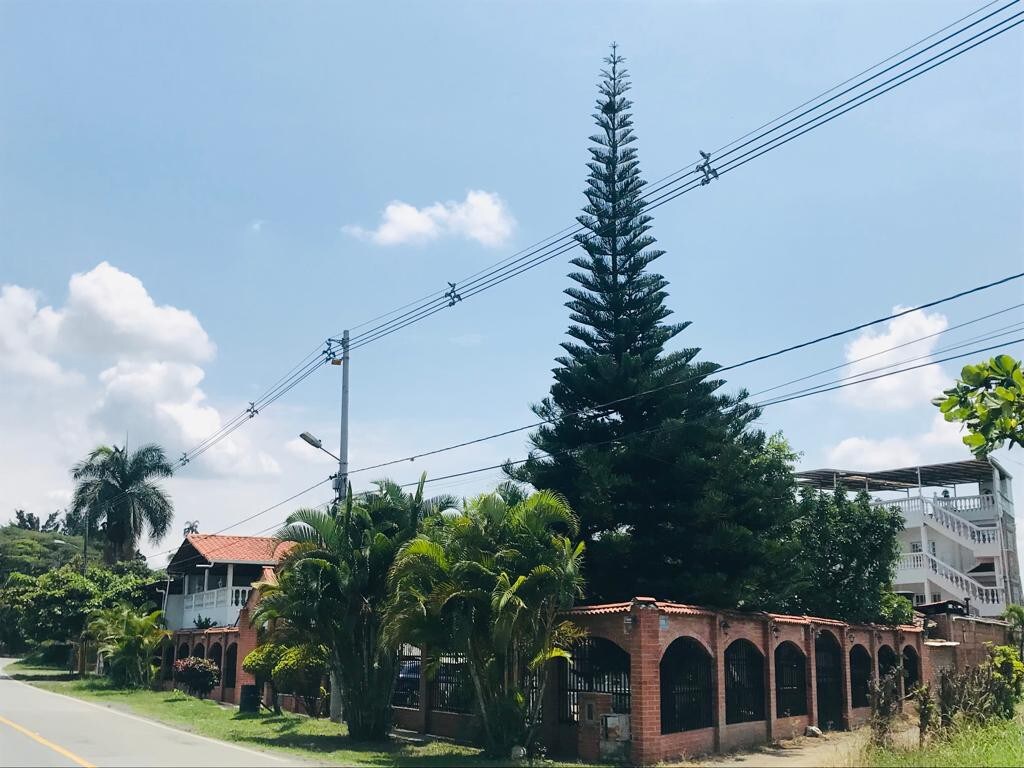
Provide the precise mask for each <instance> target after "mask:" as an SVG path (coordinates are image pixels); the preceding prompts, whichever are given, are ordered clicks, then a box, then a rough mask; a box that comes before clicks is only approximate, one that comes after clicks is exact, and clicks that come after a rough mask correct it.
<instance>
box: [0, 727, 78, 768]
mask: <svg viewBox="0 0 1024 768" xmlns="http://www.w3.org/2000/svg"><path fill="white" fill-rule="evenodd" d="M0 723H3V724H4V725H9V726H11V728H13V729H14V730H16V731H18V732H19V733H23V734H25V735H26V736H28V737H29V738H30V739H32V740H33V741H36V742H38V743H40V744H42V745H43V746H44V747H49V748H50V749H52V750H53V751H54V752H56V753H57V754H58V755H63V756H64V757H66V758H67V759H68V760H70V761H71V762H73V763H75V764H76V765H80V766H82V768H96V766H95V765H93V764H92V763H90V762H89V761H88V760H83V759H82V758H80V757H79V756H78V755H76V754H75V753H74V752H68V751H67V750H66V749H64V747H61V746H58V745H56V744H54V743H53V742H52V741H47V740H46V739H44V738H43V737H42V736H40V735H39V734H38V733H33V732H32V731H30V730H28V729H27V728H22V727H21V726H20V725H18V724H17V723H12V722H11V721H10V720H8V719H7V718H6V717H4V716H3V715H0Z"/></svg>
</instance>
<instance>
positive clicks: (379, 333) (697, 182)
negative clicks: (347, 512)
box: [353, 0, 1021, 349]
mask: <svg viewBox="0 0 1024 768" xmlns="http://www.w3.org/2000/svg"><path fill="white" fill-rule="evenodd" d="M1018 2H1019V0H1013V1H1012V2H1010V3H1007V4H1006V5H1003V6H1002V7H1000V8H999V9H997V10H996V11H993V12H992V13H989V14H988V15H986V16H984V17H982V18H980V19H978V20H976V21H974V22H972V23H971V24H968V25H966V26H964V27H962V28H960V29H958V30H957V31H956V32H954V33H952V34H950V35H947V36H945V37H944V38H942V39H941V40H939V41H937V42H936V43H933V44H932V45H929V46H928V47H926V48H924V49H922V50H921V51H918V52H916V53H914V54H912V55H911V56H908V57H906V58H904V59H902V60H901V61H899V62H897V63H896V64H893V65H891V66H890V67H888V68H886V69H883V70H881V71H880V72H878V73H876V74H874V75H872V76H871V77H869V78H866V79H865V80H863V81H861V82H859V83H857V84H856V85H855V86H852V87H850V88H847V89H846V90H844V91H842V92H840V93H838V94H836V95H834V96H832V97H831V98H829V99H827V100H826V101H824V102H822V103H820V104H818V105H816V106H814V107H812V108H811V109H808V110H805V111H804V112H802V113H801V114H799V115H797V116H796V117H793V118H790V119H789V120H787V121H786V122H784V123H782V124H781V125H778V126H776V127H774V128H772V129H771V130H769V131H765V132H764V133H762V134H761V135H760V136H758V137H757V138H755V139H751V140H749V141H747V142H745V143H743V144H740V146H738V147H734V148H733V149H732V150H730V151H729V152H726V153H725V154H724V155H722V156H720V157H716V158H715V160H716V162H720V161H721V160H722V159H724V158H725V157H728V156H729V155H732V154H734V153H736V152H738V151H739V150H741V149H743V148H744V147H746V146H749V145H750V144H751V143H753V142H754V141H757V140H758V139H760V138H763V137H765V136H768V135H769V134H771V133H774V132H776V131H778V130H779V129H780V128H783V127H785V126H786V125H788V124H789V123H791V122H793V121H795V120H798V119H800V118H801V117H803V116H805V115H807V114H809V113H811V112H813V111H815V110H818V109H820V108H821V107H823V106H825V105H826V104H828V103H830V102H831V101H833V100H835V99H837V98H840V97H841V96H843V95H845V94H847V93H850V92H852V91H853V90H855V89H856V88H858V87H860V86H862V85H865V84H866V83H868V82H870V81H871V80H873V79H876V78H878V77H881V76H882V75H884V74H886V73H887V72H890V71H892V70H893V69H894V68H896V67H898V66H900V65H902V64H904V63H906V62H908V61H910V60H912V59H913V58H915V57H918V56H920V55H922V54H923V53H925V52H927V51H929V50H931V49H933V48H935V47H936V46H939V45H941V44H942V43H944V42H946V41H948V40H950V39H951V38H953V37H955V36H956V35H959V34H962V33H963V32H964V31H966V30H967V29H970V28H971V27H974V26H976V25H977V24H980V23H982V22H984V21H986V20H987V19H989V18H991V17H992V16H994V15H995V14H998V13H1000V12H1002V11H1003V10H1005V9H1006V8H1008V7H1010V6H1012V5H1015V4H1016V3H1018ZM991 5H993V3H989V4H988V5H986V6H983V8H981V9H979V10H978V11H975V12H973V13H972V14H968V16H966V17H964V18H969V17H970V16H972V15H975V14H977V13H979V12H980V11H981V10H984V9H986V8H988V7H990V6H991ZM1020 15H1021V14H1020V13H1018V14H1017V15H1015V16H1012V17H1010V18H1008V19H1004V20H1002V21H1000V22H998V23H996V24H994V25H993V26H991V27H989V28H987V29H985V30H983V31H981V32H979V33H978V34H976V35H974V36H973V37H971V38H968V39H967V40H963V41H961V42H959V43H956V44H955V45H953V46H951V47H949V48H947V49H946V50H943V51H940V52H939V53H938V54H936V55H935V56H933V57H931V58H930V59H928V60H926V61H923V62H921V63H919V64H917V65H915V66H914V67H911V68H910V69H908V70H905V71H904V72H901V73H900V74H898V75H896V76H895V77H893V78H890V79H889V80H886V81H885V82H883V83H881V84H879V85H876V86H875V87H874V88H872V89H870V90H868V91H865V92H863V93H860V94H857V95H855V96H853V97H852V98H851V99H849V100H847V101H846V102H843V103H842V104H840V105H838V106H837V107H834V108H833V109H831V110H829V111H828V112H825V113H823V114H821V115H817V116H815V117H812V118H811V119H810V120H808V121H806V122H804V123H802V124H801V125H798V126H795V127H794V128H792V129H790V130H789V131H787V132H785V133H783V134H781V135H779V136H775V137H772V138H770V139H769V140H768V141H766V142H764V143H763V144H761V145H759V146H757V147H754V148H753V149H751V150H749V151H748V152H746V153H744V154H743V155H740V156H739V157H737V158H734V159H733V160H730V161H729V163H728V167H724V166H723V167H720V168H719V169H718V173H719V175H721V173H722V172H723V171H727V170H734V169H735V168H738V167H740V166H741V165H744V164H745V163H746V162H749V160H752V159H755V158H756V157H760V156H761V155H762V154H765V153H766V152H768V151H771V150H772V149H776V148H778V147H780V146H782V145H783V144H785V143H788V141H789V140H792V139H793V138H797V137H798V136H800V135H803V134H804V133H806V132H807V131H809V130H813V129H814V128H817V127H820V126H821V125H824V124H825V123H827V122H831V120H832V119H834V118H835V117H839V116H840V115H841V114H845V113H846V112H848V111H850V109H854V108H856V107H858V106H862V105H863V104H865V103H867V102H868V101H872V100H873V99H874V98H877V97H878V96H881V95H882V94H883V93H886V92H888V91H889V90H892V88H894V87H897V86H898V85H902V84H903V83H905V82H909V81H910V80H912V79H914V78H916V77H918V76H920V75H921V74H924V73H925V72H927V71H930V70H931V69H934V68H935V66H939V65H941V64H943V63H946V62H947V61H949V60H951V59H952V58H955V57H956V56H958V55H960V54H961V53H965V52H966V51H967V50H971V49H972V48H974V47H976V46H977V45H980V44H981V43H983V42H987V40H989V39H992V37H995V36H997V35H999V34H1002V33H1003V32H1005V31H1008V30H1009V29H1011V28H1013V27H1015V26H1017V25H1016V24H1013V25H1010V26H1009V27H1005V28H1004V29H1001V30H999V31H998V32H996V33H995V34H993V35H991V36H989V37H987V38H985V39H983V40H980V41H979V42H977V43H975V44H974V45H971V46H969V47H968V48H965V49H964V50H961V51H959V52H957V53H955V54H953V55H951V56H948V57H947V58H945V59H943V60H941V61H938V59H940V58H941V57H943V56H946V55H947V54H949V53H951V52H952V51H955V50H956V49H957V48H960V47H962V46H965V45H967V44H968V43H970V42H972V41H975V40H977V39H978V38H979V37H982V36H984V35H985V34H987V33H988V32H990V31H992V30H994V29H996V28H998V27H999V26H1001V25H1003V24H1006V23H1007V22H1008V21H1012V20H1013V19H1016V18H1017V17H1018V16H1020ZM962 20H963V19H961V21H962ZM956 23H958V22H954V23H953V24H951V25H947V26H946V27H944V28H943V29H942V30H939V32H936V33H933V34H932V35H930V36H929V37H927V38H924V40H922V41H919V43H920V42H924V41H926V40H928V39H930V38H931V37H934V36H935V35H937V34H939V33H940V32H942V31H944V30H946V29H949V28H950V27H952V26H953V25H955V24H956ZM919 43H915V44H914V45H912V46H910V47H909V48H913V47H915V46H916V45H918V44H919ZM909 48H905V49H904V51H905V50H909ZM901 53H902V51H901ZM897 55H899V54H894V55H893V56H891V57H889V59H886V60H884V61H883V62H880V64H882V63H885V62H887V61H890V60H891V59H892V58H895V56H897ZM933 62H937V63H935V64H934V65H933V66H930V67H927V69H923V70H922V71H920V72H917V73H916V74H913V75H911V76H908V75H910V73H911V72H914V70H916V69H920V68H921V67H924V66H925V65H927V64H930V63H933ZM875 66H876V67H877V66H879V65H875ZM873 68H875V67H872V68H869V69H868V70H865V72H867V71H871V69H873ZM856 77H857V76H854V78H850V79H848V80H847V81H844V83H842V84H840V86H841V85H843V84H845V83H847V82H850V80H853V79H855V78H856ZM901 78H902V79H901ZM896 80H899V82H896V84H895V85H893V86H892V87H890V88H885V89H884V90H882V91H880V92H878V93H875V94H874V95H872V96H870V97H869V98H864V97H865V96H868V94H871V93H872V92H873V91H877V90H878V89H880V88H882V87H883V86H885V85H889V84H891V83H893V82H894V81H896ZM840 86H835V87H834V88H833V89H830V91H826V92H825V94H827V93H830V92H831V91H833V90H836V89H837V88H839V87H840ZM825 94H820V95H819V97H820V96H821V95H825ZM819 97H815V99H811V102H813V101H815V100H816V99H817V98H819ZM859 99H863V100H862V101H859V103H856V104H853V106H851V107H849V109H842V107H845V106H847V105H850V104H851V103H853V102H856V101H858V100H859ZM807 103H810V102H805V104H807ZM801 106H803V105H801ZM797 109H799V107H797V108H794V109H793V110H790V112H788V113H786V114H785V115H783V116H780V118H776V119H775V120H774V121H770V122H769V123H768V124H771V123H773V122H777V121H778V120H779V119H781V118H782V117H785V116H786V115H789V114H792V112H794V111H796V110H797ZM841 109H842V111H840V110H841ZM835 112H838V114H834V115H833V117H830V118H828V119H822V118H824V117H825V116H826V115H830V114H832V113H835ZM807 126H810V127H809V128H807V130H801V129H802V128H805V127H807ZM756 130H757V129H755V131H752V132H750V133H748V134H745V136H749V135H751V134H752V133H755V132H756ZM785 137H790V138H787V139H786V140H784V141H783V140H782V139H784V138H785ZM741 138H744V137H741ZM739 141H740V140H739V139H737V140H734V141H733V142H730V144H727V145H725V146H726V147H728V146H731V145H733V144H736V143H737V142H739ZM679 173H683V171H677V172H675V173H674V174H669V176H667V177H664V178H671V177H672V176H675V175H677V174H679ZM694 173H695V171H693V170H690V171H688V172H686V173H685V174H684V175H683V176H682V177H680V178H679V179H675V180H674V181H673V182H671V183H670V184H668V185H662V186H661V187H658V188H656V189H648V190H647V191H646V192H645V193H644V195H643V196H642V198H644V199H646V198H648V197H650V196H651V195H652V194H653V193H655V192H658V191H660V190H661V189H664V188H665V187H670V186H672V185H673V184H675V183H676V182H678V181H680V180H681V178H685V177H686V176H690V175H693V174H694ZM699 186H703V183H702V179H694V180H693V181H691V182H688V183H687V184H685V185H683V186H682V187H681V188H679V187H678V186H677V187H676V188H674V189H670V190H669V191H668V192H665V193H663V194H662V195H660V196H659V197H655V198H652V199H650V200H648V205H647V206H646V207H645V210H652V209H653V208H655V207H658V206H660V205H662V204H664V203H665V202H668V201H670V200H673V199H675V198H676V197H678V196H680V195H681V194H685V193H686V192H689V191H692V190H693V189H695V188H697V187H699ZM583 230H584V228H583V227H582V226H579V227H575V228H569V230H568V232H569V234H568V235H563V236H561V237H557V235H559V234H560V233H556V235H552V236H550V237H549V238H545V240H542V241H540V242H541V243H544V242H546V241H548V240H551V239H552V238H556V239H555V240H553V241H552V242H550V243H548V245H546V246H544V247H542V248H538V247H536V246H531V247H530V248H528V249H524V251H520V252H518V253H519V254H524V255H522V256H519V258H512V257H510V259H511V262H512V263H508V262H509V261H510V259H505V260H503V261H500V262H498V263H497V264H496V265H494V266H495V268H491V269H490V271H484V272H478V273H476V275H474V276H471V277H470V278H466V279H465V280H463V281H461V282H459V283H457V285H458V286H459V299H460V301H462V300H465V299H468V298H470V297H472V296H475V295H477V294H478V293H481V292H482V291H483V290H487V289H489V288H492V287H495V286H496V285H499V284H500V283H502V282H505V280H507V279H511V278H512V277H515V276H518V275H520V274H522V273H523V272H525V271H528V270H529V269H532V268H534V267H536V266H539V265H540V264H543V263H545V262H547V261H549V260H551V259H553V258H555V257H557V256H559V255H561V254H563V253H566V252H568V251H569V250H572V249H574V248H575V247H576V243H575V242H574V241H570V242H568V243H566V244H564V245H558V243H559V242H560V241H564V240H566V239H568V238H570V237H572V236H573V235H575V234H578V233H580V232H582V231H583ZM566 231H567V230H562V232H566ZM552 248H554V250H552ZM516 255H517V254H513V256H516ZM481 274H482V275H483V277H478V276H479V275H481ZM474 278H475V279H474ZM454 303H457V302H452V301H450V300H446V299H445V292H440V294H438V293H435V294H430V296H429V297H427V298H426V299H425V300H424V301H423V302H420V306H418V307H416V308H415V309H413V310H410V311H407V312H405V313H404V314H402V315H399V316H398V317H395V318H392V319H391V320H389V321H388V322H386V323H384V324H381V325H378V326H376V327H374V328H371V329H370V330H369V331H367V332H365V333H363V334H360V335H359V336H357V337H356V338H355V339H353V349H355V348H357V347H359V346H365V345H366V344H369V343H372V342H374V341H377V340H379V339H381V338H384V337H385V336H387V335H390V334H391V333H394V332H396V331H398V330H401V329H402V328H405V327H407V326H409V325H411V324H413V323H414V322H419V321H420V320H423V319H426V318H427V317H429V316H431V315H433V314H436V313H437V312H439V311H442V310H443V309H447V308H449V307H450V306H453V305H454ZM411 304H416V302H412V303H411ZM411 304H407V305H405V307H408V306H410V305H411ZM403 308H404V307H403ZM389 314H393V313H389ZM385 316H386V315H385ZM364 325H365V323H364Z"/></svg>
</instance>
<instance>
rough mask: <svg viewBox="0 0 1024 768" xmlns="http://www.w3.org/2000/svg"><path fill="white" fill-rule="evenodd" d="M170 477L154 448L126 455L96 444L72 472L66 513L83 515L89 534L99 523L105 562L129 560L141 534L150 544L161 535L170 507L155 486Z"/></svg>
mask: <svg viewBox="0 0 1024 768" xmlns="http://www.w3.org/2000/svg"><path fill="white" fill-rule="evenodd" d="M171 472H172V470H171V465H170V464H169V463H168V462H167V457H166V456H165V455H164V451H163V449H162V448H160V447H159V446H157V445H144V446H142V447H141V448H139V449H138V450H136V451H133V452H132V453H130V454H129V453H128V451H127V449H125V448H118V447H117V446H114V447H113V448H111V447H109V446H106V445H101V446H100V447H99V448H97V449H95V450H94V451H93V452H92V453H90V454H89V456H88V457H87V458H86V460H85V461H80V462H78V463H77V464H75V466H74V467H72V469H71V476H72V477H73V478H74V480H75V491H74V497H73V499H72V504H71V510H70V512H71V513H72V514H73V515H75V516H79V515H85V516H86V519H87V520H88V521H89V528H90V530H92V529H93V528H92V526H94V525H97V524H100V522H101V521H102V525H103V532H104V537H105V539H106V542H105V545H104V550H103V554H104V559H105V560H106V561H107V562H108V563H115V562H117V561H118V560H131V559H132V558H133V557H135V554H136V552H137V550H138V544H139V539H140V538H142V536H143V534H145V533H146V532H147V531H148V533H149V540H150V541H152V542H154V543H155V542H158V541H160V540H161V539H162V538H163V537H164V536H165V535H166V534H167V531H168V530H169V529H170V527H171V520H172V518H173V517H174V507H173V505H172V504H171V499H170V497H169V496H168V495H167V492H166V491H164V489H163V488H161V487H160V485H159V484H158V483H157V482H156V481H157V480H160V479H163V478H166V477H170V476H171ZM83 528H84V526H83Z"/></svg>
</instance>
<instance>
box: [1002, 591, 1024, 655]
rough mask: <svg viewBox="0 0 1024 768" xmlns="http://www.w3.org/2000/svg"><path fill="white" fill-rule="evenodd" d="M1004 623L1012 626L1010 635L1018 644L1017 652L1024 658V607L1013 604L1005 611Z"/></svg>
mask: <svg viewBox="0 0 1024 768" xmlns="http://www.w3.org/2000/svg"><path fill="white" fill-rule="evenodd" d="M1002 619H1003V621H1005V622H1008V623H1009V624H1010V634H1011V635H1013V639H1014V641H1015V642H1016V643H1017V650H1018V652H1019V654H1020V656H1021V658H1024V605H1016V604H1014V603H1011V604H1010V605H1008V606H1006V610H1004V611H1003V616H1002Z"/></svg>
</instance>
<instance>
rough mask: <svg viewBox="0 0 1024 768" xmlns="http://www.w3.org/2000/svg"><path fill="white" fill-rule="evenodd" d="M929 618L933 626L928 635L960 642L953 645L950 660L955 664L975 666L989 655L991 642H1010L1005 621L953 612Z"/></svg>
mask: <svg viewBox="0 0 1024 768" xmlns="http://www.w3.org/2000/svg"><path fill="white" fill-rule="evenodd" d="M930 618H931V620H932V621H934V622H935V626H934V627H931V628H930V629H929V630H928V636H929V637H931V638H938V639H942V640H949V641H952V642H955V643H959V644H960V645H958V646H956V647H955V648H954V649H953V663H954V665H956V666H957V667H967V666H971V667H974V666H977V665H979V664H981V663H982V662H984V661H985V659H987V658H988V649H989V647H990V646H992V645H1006V644H1007V643H1009V642H1010V632H1009V625H1008V624H1007V623H1006V622H1002V621H995V620H993V619H979V618H975V617H971V616H954V615H952V614H942V615H939V616H932V617H930Z"/></svg>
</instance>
